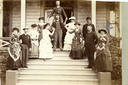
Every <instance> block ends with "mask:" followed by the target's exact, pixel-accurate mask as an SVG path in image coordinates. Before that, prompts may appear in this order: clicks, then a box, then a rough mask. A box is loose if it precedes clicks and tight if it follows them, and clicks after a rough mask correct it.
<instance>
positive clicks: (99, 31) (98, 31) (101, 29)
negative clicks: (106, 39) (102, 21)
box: [98, 29, 107, 34]
mask: <svg viewBox="0 0 128 85" xmlns="http://www.w3.org/2000/svg"><path fill="white" fill-rule="evenodd" d="M101 31H103V32H105V34H106V33H107V31H106V30H105V29H100V30H98V32H99V33H101Z"/></svg>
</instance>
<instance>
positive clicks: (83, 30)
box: [82, 25, 85, 39]
mask: <svg viewBox="0 0 128 85" xmlns="http://www.w3.org/2000/svg"><path fill="white" fill-rule="evenodd" d="M82 36H83V38H84V39H85V25H84V26H83V28H82Z"/></svg>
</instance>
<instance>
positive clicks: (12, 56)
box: [7, 27, 21, 70]
mask: <svg viewBox="0 0 128 85" xmlns="http://www.w3.org/2000/svg"><path fill="white" fill-rule="evenodd" d="M18 32H19V29H18V28H16V27H15V28H13V29H12V35H11V38H10V45H9V48H8V52H9V57H8V61H7V67H8V69H12V70H17V69H18V68H19V67H21V60H20V58H21V47H20V43H19V37H18Z"/></svg>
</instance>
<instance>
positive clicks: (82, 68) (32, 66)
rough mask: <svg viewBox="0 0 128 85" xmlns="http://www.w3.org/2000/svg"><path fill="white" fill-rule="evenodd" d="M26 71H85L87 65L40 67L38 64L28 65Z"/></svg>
mask: <svg viewBox="0 0 128 85" xmlns="http://www.w3.org/2000/svg"><path fill="white" fill-rule="evenodd" d="M28 69H49V70H51V69H73V70H80V69H81V70H84V69H87V65H40V64H38V65H37V64H34V65H33V64H29V65H28Z"/></svg>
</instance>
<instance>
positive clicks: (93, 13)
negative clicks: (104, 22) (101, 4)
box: [91, 0, 96, 27]
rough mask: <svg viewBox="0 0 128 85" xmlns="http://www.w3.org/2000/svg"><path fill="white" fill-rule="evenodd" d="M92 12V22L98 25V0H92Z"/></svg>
mask: <svg viewBox="0 0 128 85" xmlns="http://www.w3.org/2000/svg"><path fill="white" fill-rule="evenodd" d="M91 13H92V23H93V24H94V25H95V27H96V1H95V0H92V1H91Z"/></svg>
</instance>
